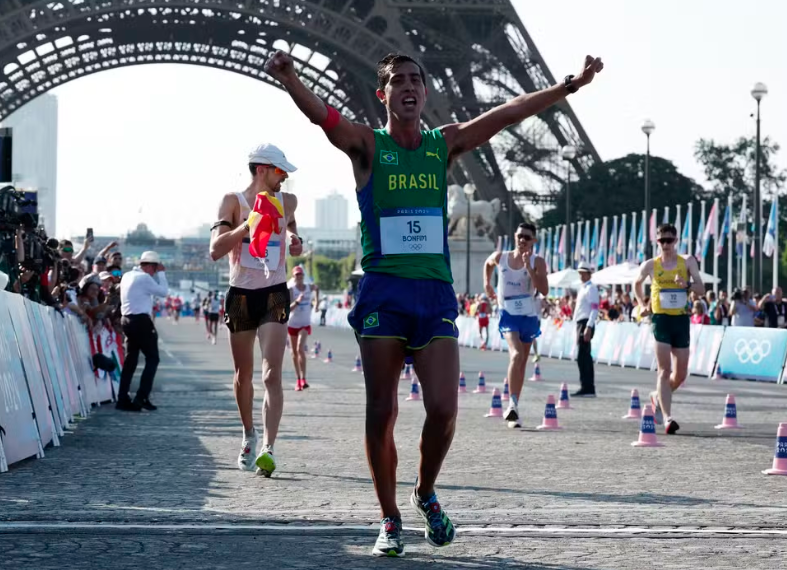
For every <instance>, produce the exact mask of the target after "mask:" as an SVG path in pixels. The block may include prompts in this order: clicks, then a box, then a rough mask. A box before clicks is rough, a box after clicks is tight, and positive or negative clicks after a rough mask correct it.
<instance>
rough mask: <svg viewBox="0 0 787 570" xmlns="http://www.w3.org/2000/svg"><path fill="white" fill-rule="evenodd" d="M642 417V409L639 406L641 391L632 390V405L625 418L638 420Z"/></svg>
mask: <svg viewBox="0 0 787 570" xmlns="http://www.w3.org/2000/svg"><path fill="white" fill-rule="evenodd" d="M641 417H642V409H641V408H640V407H639V392H637V390H636V389H635V390H632V391H631V405H630V406H629V413H628V414H626V415H625V416H623V419H624V420H638V419H640V418H641Z"/></svg>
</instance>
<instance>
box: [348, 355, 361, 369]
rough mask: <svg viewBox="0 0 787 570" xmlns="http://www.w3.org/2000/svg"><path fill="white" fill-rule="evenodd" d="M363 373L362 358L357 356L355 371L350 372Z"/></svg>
mask: <svg viewBox="0 0 787 570" xmlns="http://www.w3.org/2000/svg"><path fill="white" fill-rule="evenodd" d="M362 371H363V367H361V357H360V356H356V357H355V366H353V369H352V370H351V371H350V372H362Z"/></svg>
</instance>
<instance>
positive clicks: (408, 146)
mask: <svg viewBox="0 0 787 570" xmlns="http://www.w3.org/2000/svg"><path fill="white" fill-rule="evenodd" d="M602 68H603V64H602V62H601V60H600V59H597V58H593V57H590V56H588V57H586V58H585V63H584V66H583V68H582V71H581V72H580V73H579V75H578V76H576V77H574V76H568V77H567V78H566V80H565V81H564V82H562V83H560V84H559V85H555V86H553V87H549V88H547V89H544V90H543V91H539V92H537V93H531V94H523V95H520V96H519V97H516V98H515V99H512V100H511V101H509V102H507V103H505V104H503V105H500V106H498V107H495V108H494V109H491V110H490V111H487V112H486V113H484V114H483V115H481V116H479V117H477V118H476V119H473V120H471V121H468V122H466V123H455V124H449V125H445V126H442V127H439V128H436V129H433V130H422V129H421V112H422V110H423V108H424V104H425V101H426V95H427V90H426V76H425V73H424V70H423V68H421V66H420V65H419V64H418V63H416V62H415V60H413V59H412V58H410V57H408V56H405V55H397V54H391V55H388V56H386V57H385V58H383V59H382V60H381V61H380V62H379V63H378V66H377V83H378V89H377V93H376V94H377V99H378V101H379V102H380V104H382V105H385V107H386V110H387V113H388V123H387V125H386V126H385V128H383V129H377V130H373V129H372V128H370V127H368V126H367V125H363V124H360V123H353V122H350V121H349V120H347V119H345V118H344V117H342V116H341V115H340V114H339V113H338V111H336V110H335V109H334V108H332V107H330V106H329V105H326V104H325V103H324V102H323V101H322V100H321V99H320V98H318V97H317V96H316V95H315V94H314V93H312V92H311V91H310V90H309V89H308V88H307V87H306V86H305V85H303V83H302V82H301V81H300V79H299V78H298V76H297V74H296V72H295V68H294V67H293V60H292V58H291V57H290V56H289V55H287V54H286V53H283V52H276V53H275V54H273V55H272V56H271V58H270V59H269V60H268V61H267V63H266V64H265V70H266V71H267V72H268V73H269V74H270V75H271V76H273V77H274V78H275V79H277V80H278V81H280V82H281V84H282V86H283V87H284V88H285V89H286V90H287V92H288V93H289V94H290V96H291V97H292V99H293V101H294V102H295V104H296V105H297V106H298V108H299V109H300V110H301V111H302V112H303V114H304V115H306V117H307V118H308V119H309V120H310V121H311V122H312V123H314V124H317V125H319V126H320V127H322V129H323V130H324V131H325V133H326V135H327V137H328V139H329V140H330V142H331V143H332V144H333V145H334V146H335V147H337V148H338V149H339V150H341V151H343V152H344V153H345V154H347V156H348V157H349V158H350V161H351V163H352V166H353V172H354V174H355V181H356V188H357V198H358V206H359V208H360V210H361V231H362V245H363V259H362V262H361V265H362V267H363V270H364V272H365V275H364V277H363V279H362V280H361V282H360V284H359V289H358V295H357V303H356V305H355V307H354V308H353V310H352V312H351V314H350V317H349V321H350V324H351V325H352V327H353V329H354V330H355V332H356V336H357V338H358V344H359V346H360V351H361V358H362V359H363V364H364V367H363V368H364V377H365V381H366V455H367V458H368V460H369V467H370V469H371V472H372V479H373V481H374V486H375V491H376V492H377V498H378V500H379V501H380V507H381V511H382V521H381V525H380V526H381V528H380V534H379V536H378V539H377V542H376V544H375V546H374V549H373V550H372V553H373V554H375V555H378V556H401V555H403V554H404V545H403V543H402V537H401V531H402V519H401V516H400V513H399V507H398V505H397V502H396V464H397V454H396V445H395V443H394V438H393V432H394V423H395V421H396V415H397V406H398V403H397V390H398V387H399V374H400V372H401V369H402V362H403V360H404V358H405V356H406V355H407V354H408V353H412V355H413V358H414V365H415V371H416V373H417V375H418V378H419V379H420V380H421V385H422V387H423V399H424V406H425V408H426V421H425V423H424V427H423V431H422V432H421V444H420V446H421V461H420V465H419V469H418V478H417V479H416V483H415V486H414V488H413V491H412V494H411V496H410V502H411V503H412V505H413V506H414V507H415V509H416V511H417V512H418V514H419V515H420V516H421V517H422V518H423V519H424V520H425V521H426V532H425V534H426V539H427V541H428V542H429V544H431V545H433V546H447V545H448V544H450V543H451V541H453V539H454V526H453V524H452V523H451V521H450V519H449V518H448V516H447V515H446V513H445V512H444V511H443V509H442V508H441V507H440V504H439V503H438V501H437V496H436V494H435V488H434V485H435V480H436V479H437V475H438V473H439V472H440V468H441V466H442V464H443V460H444V459H445V456H446V454H447V453H448V449H449V448H450V447H451V440H452V439H453V435H454V428H455V425H456V411H457V388H458V382H459V380H458V379H459V348H458V345H457V342H456V338H457V329H456V325H455V323H454V321H455V319H456V317H457V306H456V297H455V296H454V291H453V287H452V286H451V284H452V283H453V280H452V278H451V267H450V257H449V252H448V239H447V228H448V220H447V172H448V169H449V168H450V166H451V164H452V163H453V162H454V161H455V160H456V159H457V158H458V157H459V156H460V155H461V154H462V153H465V152H468V151H471V150H473V149H475V148H477V147H479V146H481V145H483V144H485V143H486V142H488V141H489V139H491V138H492V137H493V136H494V135H496V134H497V133H499V132H500V131H502V130H503V129H505V128H506V127H508V126H510V125H513V124H515V123H518V122H520V121H522V120H524V119H525V118H527V117H530V116H532V115H535V114H537V113H540V112H542V111H544V110H546V109H547V108H549V107H550V106H552V105H554V104H555V103H557V102H559V101H561V100H563V99H564V98H565V97H566V96H567V95H568V94H569V93H573V92H575V91H576V90H577V89H578V88H581V87H584V86H585V85H587V84H588V83H590V82H591V81H592V80H593V77H594V76H595V74H596V73H598V72H599V71H601V69H602Z"/></svg>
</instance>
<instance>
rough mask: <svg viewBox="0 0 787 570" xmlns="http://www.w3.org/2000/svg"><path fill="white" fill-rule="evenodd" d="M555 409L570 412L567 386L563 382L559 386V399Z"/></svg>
mask: <svg viewBox="0 0 787 570" xmlns="http://www.w3.org/2000/svg"><path fill="white" fill-rule="evenodd" d="M557 407H558V409H560V410H571V409H573V408H572V407H571V403H570V402H569V401H568V384H566V383H565V382H563V384H561V385H560V399H559V400H558V402H557Z"/></svg>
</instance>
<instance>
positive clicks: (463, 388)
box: [459, 372, 467, 394]
mask: <svg viewBox="0 0 787 570" xmlns="http://www.w3.org/2000/svg"><path fill="white" fill-rule="evenodd" d="M459 393H460V394H466V393H467V382H465V373H464V372H460V373H459Z"/></svg>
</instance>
